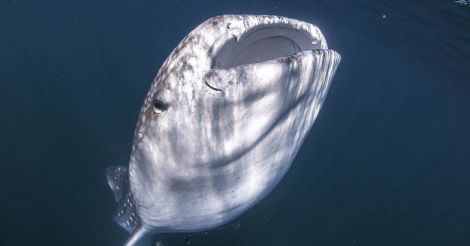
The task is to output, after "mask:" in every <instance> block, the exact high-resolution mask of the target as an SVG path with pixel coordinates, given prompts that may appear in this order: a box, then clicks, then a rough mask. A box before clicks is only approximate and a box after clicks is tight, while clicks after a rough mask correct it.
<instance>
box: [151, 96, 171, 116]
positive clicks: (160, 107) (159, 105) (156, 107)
mask: <svg viewBox="0 0 470 246" xmlns="http://www.w3.org/2000/svg"><path fill="white" fill-rule="evenodd" d="M152 105H153V112H155V113H157V114H161V113H162V112H163V111H165V110H167V109H168V104H167V103H165V102H163V101H162V100H158V99H154V100H153V102H152Z"/></svg>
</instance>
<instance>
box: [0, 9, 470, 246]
mask: <svg viewBox="0 0 470 246" xmlns="http://www.w3.org/2000/svg"><path fill="white" fill-rule="evenodd" d="M465 2H466V1H460V3H456V2H454V1H452V0H450V1H445V0H443V1H432V2H431V1H424V0H423V1H393V2H392V1H367V2H366V1H360V2H359V1H329V0H319V1H312V0H289V1H267V0H251V1H248V0H237V1H216V0H214V1H186V0H172V1H167V2H162V1H161V2H159V1H151V0H136V1H130V0H100V1H95V0H80V1H79V0H63V1H58V0H50V1H23V0H14V1H12V0H3V1H1V2H0V245H2V246H12V245H35V246H39V245H71V246H73V245H77V246H78V245H80V246H83V245H87V246H90V245H100V246H104V245H122V243H123V242H124V241H125V239H126V238H127V236H128V235H127V232H125V231H124V230H123V229H121V228H119V227H118V225H116V224H115V223H114V222H113V221H112V220H111V214H112V211H113V206H114V199H113V197H112V194H111V191H110V190H109V189H108V187H107V184H106V180H105V178H104V169H105V168H106V167H108V166H111V165H126V164H127V161H128V158H129V152H130V146H131V142H132V134H133V129H134V126H135V123H136V120H137V115H138V112H139V110H140V106H141V103H142V101H143V98H144V96H145V93H146V91H147V89H148V87H149V85H150V82H151V81H152V79H153V77H154V76H155V73H156V71H157V69H158V68H159V67H160V65H161V64H162V62H163V61H164V60H165V59H166V57H167V55H168V54H169V53H170V51H171V50H172V49H173V48H174V47H175V46H176V45H177V44H178V43H179V41H180V40H181V39H182V38H183V37H184V36H185V35H186V34H187V33H188V32H189V31H190V30H192V29H193V28H194V27H195V26H196V25H197V24H199V23H201V22H202V21H204V20H206V19H208V18H209V17H212V16H215V15H219V14H275V15H282V16H287V17H293V18H297V19H301V20H305V21H308V22H311V23H314V24H316V25H318V26H319V27H320V28H321V30H322V31H323V33H324V34H325V36H326V38H327V40H328V45H329V47H330V48H331V49H333V50H336V51H338V52H339V53H341V55H342V62H341V64H340V66H339V68H338V71H337V74H336V76H335V78H334V80H333V83H332V87H331V89H330V92H329V96H328V98H327V100H326V102H325V104H324V106H323V108H322V111H321V112H320V114H319V117H318V120H317V121H316V123H315V125H314V127H313V128H312V130H311V132H310V134H309V136H308V138H307V140H306V142H305V144H304V145H303V147H302V149H301V151H300V153H299V155H298V156H297V158H296V160H295V162H294V164H293V166H292V168H291V169H290V171H289V172H288V174H287V176H286V177H285V178H284V179H283V181H282V182H281V183H280V184H279V186H277V188H276V189H275V190H274V191H273V193H272V194H271V195H270V196H268V197H267V198H266V199H265V200H263V201H262V202H261V203H259V204H258V205H257V206H255V207H254V208H253V209H251V210H250V211H249V212H247V213H246V214H244V215H243V216H242V217H240V218H239V219H237V220H236V221H234V222H233V223H231V224H229V225H227V226H224V227H222V228H218V229H215V230H212V231H209V232H207V233H199V234H191V235H188V234H181V235H161V236H160V237H159V239H161V240H162V241H163V242H164V243H165V245H168V246H177V245H186V244H187V243H190V245H217V246H221V245H272V246H274V245H279V246H281V245H289V246H290V245H370V246H377V245H393V246H396V245H410V246H411V245H427V246H428V245H439V246H441V245H452V246H459V245H470V209H469V208H470V182H469V180H470V109H469V108H470V6H469V5H466V4H465Z"/></svg>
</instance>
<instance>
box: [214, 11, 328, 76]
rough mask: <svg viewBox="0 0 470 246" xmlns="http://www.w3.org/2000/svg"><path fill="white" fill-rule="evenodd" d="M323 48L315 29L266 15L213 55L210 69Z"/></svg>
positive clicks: (306, 24)
mask: <svg viewBox="0 0 470 246" xmlns="http://www.w3.org/2000/svg"><path fill="white" fill-rule="evenodd" d="M263 20H264V21H263ZM227 28H230V26H229V25H227ZM326 48H327V46H326V42H325V39H324V37H323V35H322V34H321V32H320V31H319V30H318V28H317V27H315V26H313V25H311V24H309V23H305V22H301V21H296V20H290V19H287V18H285V19H279V18H274V17H269V16H267V17H265V18H262V19H260V21H259V23H252V24H251V27H248V28H247V29H246V31H245V32H244V33H242V34H241V36H240V37H239V38H236V37H234V38H232V39H229V40H228V41H227V42H226V43H225V44H224V45H223V46H222V47H221V48H220V50H219V51H218V52H217V54H216V55H215V57H214V60H213V63H212V68H220V69H226V68H231V67H235V66H238V65H244V64H253V63H260V62H265V61H269V60H272V59H276V58H280V57H286V56H290V55H293V54H296V53H299V52H302V51H306V50H315V49H326Z"/></svg>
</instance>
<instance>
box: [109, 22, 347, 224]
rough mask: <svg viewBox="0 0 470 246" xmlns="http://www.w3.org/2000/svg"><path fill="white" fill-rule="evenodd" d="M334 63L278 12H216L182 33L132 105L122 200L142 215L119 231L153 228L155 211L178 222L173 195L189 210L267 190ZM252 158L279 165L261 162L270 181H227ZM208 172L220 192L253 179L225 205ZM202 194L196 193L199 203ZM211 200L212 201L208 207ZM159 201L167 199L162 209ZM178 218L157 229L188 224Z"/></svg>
mask: <svg viewBox="0 0 470 246" xmlns="http://www.w3.org/2000/svg"><path fill="white" fill-rule="evenodd" d="M339 60H340V56H339V54H337V53H336V52H334V51H331V50H328V48H327V44H326V41H325V38H324V37H323V35H322V33H321V32H320V30H319V29H318V28H317V27H316V26H314V25H312V24H309V23H306V22H302V21H297V20H293V19H289V18H284V17H277V16H251V15H246V16H245V15H227V16H218V17H214V18H211V19H209V20H207V21H205V22H204V23H202V24H201V25H199V26H198V27H197V28H196V29H194V30H193V31H192V32H191V33H189V34H188V36H187V37H185V38H184V39H183V41H182V42H181V43H180V44H179V45H178V46H177V47H176V48H175V50H173V52H172V53H171V54H170V56H169V57H168V59H167V60H166V61H165V62H164V64H163V65H162V67H161V68H160V70H159V72H158V74H157V76H156V78H155V80H154V81H153V83H152V85H151V88H150V90H149V92H148V94H147V96H146V99H145V101H144V104H143V106H142V109H141V112H140V116H139V120H138V123H137V127H136V130H135V136H134V143H133V147H132V153H131V157H130V164H129V184H130V187H129V190H130V193H129V194H130V195H128V196H127V198H126V199H130V200H131V203H132V204H133V206H136V207H137V208H136V209H135V211H134V212H137V213H138V214H139V218H140V219H142V221H140V220H139V221H138V222H137V223H135V224H134V225H133V226H130V227H128V228H129V230H130V231H132V230H133V228H134V227H135V226H138V224H144V225H147V227H149V228H150V227H158V226H155V225H150V224H156V221H160V222H161V221H164V219H165V218H164V217H165V215H168V218H169V219H171V218H172V219H173V221H178V220H176V219H175V218H174V217H175V216H176V214H177V213H178V212H179V213H180V214H184V212H185V211H186V209H189V208H184V207H182V205H181V204H180V203H181V202H183V201H182V199H188V200H187V201H189V200H192V201H194V204H193V205H194V206H195V207H193V208H192V209H193V210H194V209H198V207H197V206H200V207H201V209H202V208H204V209H209V210H210V209H214V210H217V209H219V207H217V206H221V205H220V203H223V204H224V205H223V207H224V208H227V207H228V206H229V205H227V204H232V203H233V204H241V203H244V204H252V202H251V200H253V201H256V200H258V198H254V197H256V196H261V195H260V194H263V193H266V192H265V191H264V190H270V188H269V187H268V188H266V186H273V185H274V184H275V183H276V182H277V181H278V180H279V179H280V177H282V175H283V173H284V172H285V170H287V168H288V166H289V164H290V162H291V161H292V159H293V155H295V153H296V151H297V150H298V147H299V146H300V144H301V142H302V141H303V139H304V137H305V135H306V133H307V132H308V130H309V129H310V126H311V125H312V123H313V121H314V119H315V117H316V115H317V114H318V111H319V109H320V107H321V105H322V103H323V101H324V99H325V96H326V93H327V90H328V87H329V83H330V81H331V79H332V76H333V74H334V71H335V69H336V67H337V65H338V63H339ZM273 139H277V140H276V141H273ZM283 155H284V156H287V157H283ZM275 158H277V159H275ZM262 161H266V162H272V163H277V162H278V163H279V164H272V165H271V166H270V169H269V172H272V173H273V174H272V177H274V178H272V180H271V178H269V177H267V176H266V175H267V174H264V173H263V174H259V176H257V175H258V174H256V172H258V173H261V172H259V171H256V170H255V171H250V174H249V175H248V174H247V175H248V176H250V178H247V179H244V177H241V178H240V179H239V181H235V180H232V178H230V177H232V176H237V175H238V176H243V175H244V174H245V173H247V172H245V171H244V170H245V169H247V165H249V163H250V162H253V163H259V162H262ZM234 163H238V164H236V165H234ZM284 163H285V164H284ZM253 170H254V169H253ZM278 173H279V174H278ZM230 175H231V176H230ZM263 175H264V176H263ZM111 176H113V175H111ZM252 176H256V177H254V178H253V177H252ZM213 177H218V179H219V180H220V179H223V186H224V187H225V188H226V189H227V190H229V189H231V190H236V189H238V188H233V187H241V185H242V184H241V183H242V182H247V181H249V182H254V183H253V184H252V185H251V186H250V187H248V188H245V189H244V191H245V192H244V194H243V195H240V196H238V197H237V198H236V199H233V200H234V201H231V202H232V203H225V202H223V201H222V200H224V199H225V200H227V199H228V198H226V196H225V194H223V195H220V194H221V193H223V192H225V191H222V192H221V191H220V190H223V189H224V187H222V188H220V187H219V188H218V187H214V185H213V183H210V181H211V179H210V178H213ZM256 179H258V181H256ZM240 180H241V181H240ZM232 188H233V189H232ZM196 190H197V191H196ZM201 190H203V192H202V193H201V192H199V191H201ZM162 191H164V192H162ZM216 191H217V192H216ZM203 193H204V194H205V195H201V194H203ZM209 193H211V194H209ZM214 193H218V194H219V195H218V198H214V197H215V195H213V194H214ZM182 194H184V197H183V196H182ZM202 196H206V198H205V199H204V201H201V202H199V200H198V197H202ZM120 197H123V195H120ZM211 199H212V200H218V201H217V202H215V201H212V203H211V204H209V203H208V202H207V201H211ZM237 199H238V200H237ZM250 199H251V200H250ZM161 200H164V201H165V202H167V203H168V204H166V205H165V206H163V205H162V204H160V203H159V202H158V201H161ZM219 200H220V201H219ZM235 200H236V201H235ZM233 206H239V205H233ZM175 207H178V208H179V209H176V210H178V211H175V209H173V208H175ZM241 207H243V206H241ZM157 210H158V211H159V212H158V213H156V212H155V211H157ZM187 211H189V210H187ZM221 211H222V210H221ZM237 211H238V210H237ZM239 211H242V209H240V210H239ZM238 213H239V212H238ZM236 214H237V213H233V215H232V217H233V216H235V215H236ZM197 216H199V214H198V215H197ZM197 216H196V215H194V216H193V217H197ZM182 217H183V218H184V216H182ZM214 217H216V216H214ZM227 217H230V216H227ZM225 220H226V219H225V217H224V216H220V218H219V219H218V220H217V221H215V222H210V223H208V222H207V221H205V222H204V221H203V222H200V223H208V224H209V226H204V225H199V224H198V222H194V221H192V222H191V223H192V226H193V227H194V228H193V229H194V230H198V228H197V227H198V226H200V228H207V227H210V226H211V225H218V224H220V223H222V222H224V221H225ZM181 221H183V222H181V223H180V224H178V225H176V224H175V225H163V226H161V228H164V227H165V226H166V227H171V226H174V227H175V228H177V229H175V230H192V229H191V228H186V227H185V226H184V225H182V224H184V223H186V222H184V219H182V220H181ZM174 223H176V222H174Z"/></svg>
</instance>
